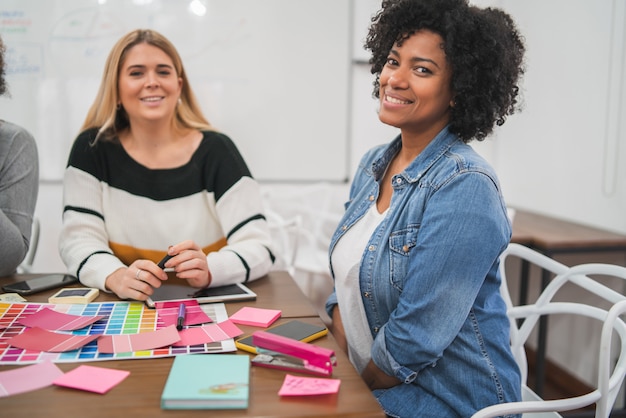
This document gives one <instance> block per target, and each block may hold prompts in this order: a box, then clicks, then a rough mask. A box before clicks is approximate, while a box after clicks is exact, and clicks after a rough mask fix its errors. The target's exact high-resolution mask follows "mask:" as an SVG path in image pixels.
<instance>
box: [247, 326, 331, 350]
mask: <svg viewBox="0 0 626 418" xmlns="http://www.w3.org/2000/svg"><path fill="white" fill-rule="evenodd" d="M265 332H269V333H272V334H277V335H282V336H283V337H289V338H293V339H294V340H298V341H302V342H305V343H308V342H309V341H313V340H316V339H318V338H320V337H323V336H324V335H326V334H328V328H326V327H324V326H319V325H313V324H309V323H306V322H302V321H297V320H293V321H289V322H285V323H284V324H280V325H276V326H275V327H271V328H268V329H266V330H265ZM235 345H236V346H237V348H238V349H240V350H244V351H247V352H249V353H253V354H257V351H256V346H255V345H254V344H253V343H252V335H248V336H246V337H241V338H239V339H238V340H235Z"/></svg>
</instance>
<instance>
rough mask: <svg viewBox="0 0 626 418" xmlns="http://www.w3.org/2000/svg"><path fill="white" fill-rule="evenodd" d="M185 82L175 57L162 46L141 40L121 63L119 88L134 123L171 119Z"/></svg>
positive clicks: (121, 99) (125, 108)
mask: <svg viewBox="0 0 626 418" xmlns="http://www.w3.org/2000/svg"><path fill="white" fill-rule="evenodd" d="M181 86H182V78H180V77H178V74H177V73H176V70H175V68H174V64H173V62H172V59H171V58H170V57H169V56H168V55H167V54H166V53H165V52H164V51H163V50H161V49H160V48H157V47H155V46H153V45H150V44H147V43H140V44H137V45H135V46H133V47H132V48H130V49H129V50H128V51H127V53H126V57H125V59H124V61H123V62H122V63H121V66H120V72H119V82H118V91H119V99H120V103H121V105H122V106H123V107H124V110H126V113H127V114H128V118H129V120H130V123H131V125H132V124H133V123H141V122H145V121H171V120H172V118H173V117H174V113H175V110H176V105H177V102H178V98H179V96H180V92H181Z"/></svg>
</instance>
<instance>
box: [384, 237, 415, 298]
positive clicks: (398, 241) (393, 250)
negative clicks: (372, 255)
mask: <svg viewBox="0 0 626 418" xmlns="http://www.w3.org/2000/svg"><path fill="white" fill-rule="evenodd" d="M418 232H419V227H418V226H417V225H415V226H408V227H406V228H404V229H400V230H398V231H394V232H392V233H391V235H390V236H389V249H390V254H391V260H390V262H391V266H390V267H391V284H392V285H393V286H394V287H395V288H396V289H398V290H400V291H402V288H403V287H404V279H405V277H406V274H407V271H408V269H409V254H410V253H411V251H412V250H413V248H414V247H415V245H416V243H417V234H418Z"/></svg>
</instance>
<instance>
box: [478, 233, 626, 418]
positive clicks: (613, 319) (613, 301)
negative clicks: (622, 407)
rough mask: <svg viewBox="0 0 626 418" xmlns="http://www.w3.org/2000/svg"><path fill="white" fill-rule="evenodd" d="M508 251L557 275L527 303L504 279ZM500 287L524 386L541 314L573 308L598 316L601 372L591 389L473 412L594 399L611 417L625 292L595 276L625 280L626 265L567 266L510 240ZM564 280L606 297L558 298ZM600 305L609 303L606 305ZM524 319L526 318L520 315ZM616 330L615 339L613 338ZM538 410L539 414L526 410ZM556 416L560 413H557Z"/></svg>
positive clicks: (552, 408)
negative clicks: (518, 300) (517, 301)
mask: <svg viewBox="0 0 626 418" xmlns="http://www.w3.org/2000/svg"><path fill="white" fill-rule="evenodd" d="M508 257H517V258H520V259H522V260H526V261H528V262H529V263H531V264H534V265H537V266H539V267H540V268H541V269H545V270H548V271H550V272H552V273H553V274H554V275H555V277H554V278H553V279H552V280H551V281H550V282H549V284H548V285H547V286H546V288H545V289H544V290H543V291H542V292H541V294H540V295H539V297H538V298H537V300H536V301H535V302H534V303H532V304H528V305H522V306H514V304H513V302H512V299H511V295H510V293H509V286H508V283H507V281H506V272H505V264H506V259H507V258H508ZM500 269H501V275H502V287H501V292H502V295H503V297H504V300H505V302H506V304H507V308H508V311H507V312H508V316H509V320H510V324H511V349H512V351H513V355H514V356H515V360H516V361H517V363H518V365H519V366H520V370H521V372H522V386H523V389H524V390H525V391H529V392H531V393H532V391H530V389H528V387H527V386H526V378H527V372H528V366H527V362H526V351H525V349H524V345H525V343H526V341H527V340H528V338H529V336H530V335H531V332H532V331H533V329H534V328H535V327H536V326H537V325H538V322H539V319H540V317H541V316H542V315H552V314H571V315H578V316H583V317H587V318H592V319H594V320H597V321H600V323H601V324H602V331H601V335H600V344H599V351H598V354H597V361H598V373H597V379H596V388H595V390H592V391H591V392H589V393H586V394H583V395H581V396H575V397H570V398H564V399H555V400H542V399H540V398H538V397H536V395H535V397H536V400H534V401H522V402H514V403H508V404H500V405H493V406H490V407H488V408H485V409H483V410H481V411H478V412H477V413H476V414H474V415H473V418H487V417H496V416H500V415H503V414H517V413H529V412H556V411H568V410H573V409H579V408H582V407H585V406H589V405H593V404H595V407H596V414H595V416H596V417H597V418H599V417H608V416H609V414H610V412H611V409H612V407H613V405H614V403H615V399H616V397H617V395H618V393H619V390H620V387H621V385H622V383H623V381H624V377H625V376H626V324H625V323H624V321H623V320H622V319H621V318H620V315H623V314H624V313H626V296H625V295H623V294H621V293H619V292H617V291H615V290H613V289H611V288H610V287H608V286H606V285H604V284H603V283H601V282H599V281H598V280H597V279H595V278H594V277H592V276H597V275H601V276H610V277H616V278H619V279H623V280H624V281H625V283H626V268H624V267H621V266H617V265H610V264H599V263H595V264H580V265H577V266H574V267H567V266H565V265H563V264H561V263H559V262H557V261H555V260H553V259H551V258H549V257H546V256H544V255H543V254H540V253H538V252H536V251H534V250H532V249H530V248H527V247H524V246H522V245H519V244H510V245H509V246H508V248H507V249H506V251H505V252H504V253H503V254H502V257H501V266H500ZM565 285H575V286H577V287H578V288H579V289H582V290H583V291H585V292H587V293H589V294H593V295H595V296H596V299H598V298H599V300H602V301H603V302H602V303H598V304H590V303H584V302H580V301H578V299H577V301H562V300H555V295H556V294H557V292H559V290H561V289H562V288H563V287H564V286H565ZM600 306H607V307H605V308H603V307H600ZM521 319H523V321H520V320H521ZM615 336H617V340H616V341H617V343H618V344H615V343H614V340H613V338H614V337H615ZM616 346H618V347H619V351H618V353H617V362H616V363H615V365H612V360H611V354H612V350H613V351H614V347H616ZM524 416H535V415H526V414H525V415H524ZM555 416H559V415H558V414H556V415H555Z"/></svg>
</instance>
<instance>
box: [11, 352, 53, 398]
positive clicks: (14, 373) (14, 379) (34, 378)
mask: <svg viewBox="0 0 626 418" xmlns="http://www.w3.org/2000/svg"><path fill="white" fill-rule="evenodd" d="M62 375H63V372H62V371H61V369H59V368H58V367H57V365H56V364H54V363H52V362H50V361H43V362H41V363H37V364H33V365H31V366H24V367H19V368H17V369H12V370H7V371H3V372H0V397H4V396H10V395H17V394H18V393H24V392H30V391H33V390H37V389H41V388H45V387H46V386H50V385H51V384H52V382H53V381H54V380H55V379H57V378H59V377H60V376H62Z"/></svg>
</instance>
